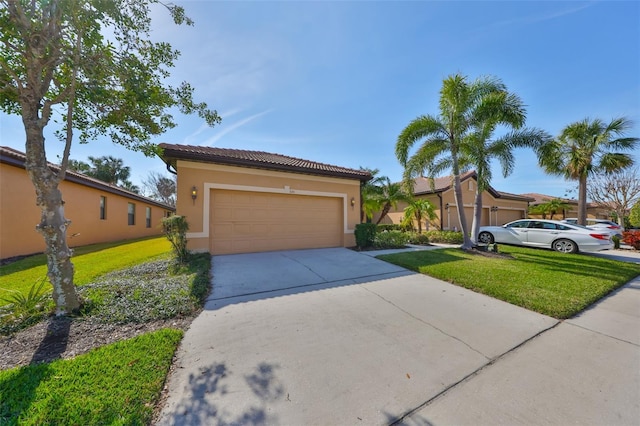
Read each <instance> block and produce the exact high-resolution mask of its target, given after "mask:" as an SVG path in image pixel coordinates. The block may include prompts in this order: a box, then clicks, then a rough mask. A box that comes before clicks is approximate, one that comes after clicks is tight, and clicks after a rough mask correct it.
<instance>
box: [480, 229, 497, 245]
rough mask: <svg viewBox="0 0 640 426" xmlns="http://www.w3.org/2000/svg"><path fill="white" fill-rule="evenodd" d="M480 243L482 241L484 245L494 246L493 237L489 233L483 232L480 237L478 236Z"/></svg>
mask: <svg viewBox="0 0 640 426" xmlns="http://www.w3.org/2000/svg"><path fill="white" fill-rule="evenodd" d="M478 241H480V242H481V243H482V244H493V242H494V239H493V235H491V234H490V233H489V232H481V233H480V235H478Z"/></svg>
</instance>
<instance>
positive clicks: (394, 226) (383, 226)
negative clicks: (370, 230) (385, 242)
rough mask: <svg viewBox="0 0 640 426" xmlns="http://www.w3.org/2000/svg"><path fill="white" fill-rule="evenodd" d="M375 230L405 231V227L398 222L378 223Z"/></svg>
mask: <svg viewBox="0 0 640 426" xmlns="http://www.w3.org/2000/svg"><path fill="white" fill-rule="evenodd" d="M376 231H378V232H384V231H405V227H404V226H402V225H400V224H398V223H380V224H378V225H376Z"/></svg>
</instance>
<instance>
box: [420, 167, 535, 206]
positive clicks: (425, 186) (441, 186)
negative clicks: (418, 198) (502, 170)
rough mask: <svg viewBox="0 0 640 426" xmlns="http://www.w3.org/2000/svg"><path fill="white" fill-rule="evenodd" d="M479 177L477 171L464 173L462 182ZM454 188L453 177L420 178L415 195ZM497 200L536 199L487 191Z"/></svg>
mask: <svg viewBox="0 0 640 426" xmlns="http://www.w3.org/2000/svg"><path fill="white" fill-rule="evenodd" d="M476 178H477V175H476V172H475V170H471V171H469V172H466V173H463V174H461V175H460V182H464V181H466V180H467V179H474V180H476ZM450 188H453V178H452V177H451V176H444V177H439V178H434V179H433V181H432V180H431V179H429V178H426V177H418V178H415V179H414V184H413V193H414V195H423V194H434V193H437V192H444V191H447V190H449V189H450ZM487 191H488V192H489V193H490V194H491V195H493V196H494V197H495V198H504V199H509V200H517V201H534V198H532V197H529V196H528V195H527V194H523V195H518V194H511V193H509V192H502V191H496V190H495V189H493V188H492V187H491V186H489V189H488V190H487Z"/></svg>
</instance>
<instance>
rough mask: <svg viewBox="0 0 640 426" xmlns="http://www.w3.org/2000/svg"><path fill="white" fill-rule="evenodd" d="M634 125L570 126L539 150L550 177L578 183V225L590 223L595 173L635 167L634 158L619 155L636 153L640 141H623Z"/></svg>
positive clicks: (593, 122)
mask: <svg viewBox="0 0 640 426" xmlns="http://www.w3.org/2000/svg"><path fill="white" fill-rule="evenodd" d="M632 125H633V123H632V122H631V121H630V120H628V119H627V118H624V117H622V118H615V119H613V120H611V122H610V123H609V124H605V123H604V122H603V121H602V120H600V119H595V120H590V119H588V118H585V119H584V120H582V121H578V122H575V123H572V124H569V125H568V126H567V127H565V128H564V129H563V130H562V132H561V133H560V136H558V137H557V138H556V139H555V140H551V141H549V142H547V143H545V144H543V145H542V146H540V147H539V148H538V150H537V154H538V162H539V164H540V166H542V168H543V169H544V170H545V171H546V172H547V173H550V174H553V175H558V176H564V178H565V179H568V180H577V181H578V223H579V224H580V225H585V224H586V219H587V178H588V176H589V175H592V174H594V173H612V172H616V171H619V170H623V169H626V168H627V167H630V166H632V165H633V158H632V157H631V156H630V155H629V154H625V153H623V152H620V151H627V150H633V149H635V147H636V145H637V144H638V142H639V141H640V139H638V138H635V137H624V135H625V133H626V132H627V131H628V130H629V129H630V128H631V127H632Z"/></svg>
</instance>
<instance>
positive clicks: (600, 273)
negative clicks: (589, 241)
mask: <svg viewBox="0 0 640 426" xmlns="http://www.w3.org/2000/svg"><path fill="white" fill-rule="evenodd" d="M500 250H501V252H502V253H506V254H510V255H511V256H513V258H512V259H508V258H495V257H485V256H481V255H477V254H471V253H467V252H464V251H462V250H460V249H454V248H451V249H441V250H429V251H416V252H405V253H397V254H389V255H381V256H378V258H379V259H382V260H385V261H387V262H390V263H393V264H396V265H398V266H402V267H404V268H407V269H410V270H413V271H416V272H419V273H422V274H425V275H429V276H432V277H435V278H438V279H441V280H443V281H448V282H450V283H453V284H456V285H459V286H461V287H465V288H468V289H470V290H473V291H475V292H478V293H483V294H486V295H488V296H491V297H495V298H496V299H500V300H503V301H505V302H509V303H512V304H514V305H518V306H522V307H523V308H526V309H529V310H532V311H536V312H539V313H541V314H545V315H549V316H552V317H554V318H558V319H564V318H570V317H572V316H574V315H575V314H577V313H578V312H580V311H582V310H584V309H585V308H587V307H588V306H589V305H591V304H592V303H594V302H596V301H597V300H599V299H601V298H602V297H604V296H605V295H607V294H608V293H610V292H611V291H612V290H614V289H616V288H618V287H620V286H622V285H624V284H625V283H627V282H628V281H630V280H631V279H633V278H635V277H636V276H638V275H640V265H637V264H633V263H626V262H620V261H616V260H611V259H604V258H600V257H595V256H589V255H584V254H564V253H557V252H554V251H550V250H536V249H530V248H522V247H511V246H504V245H502V246H500Z"/></svg>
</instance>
